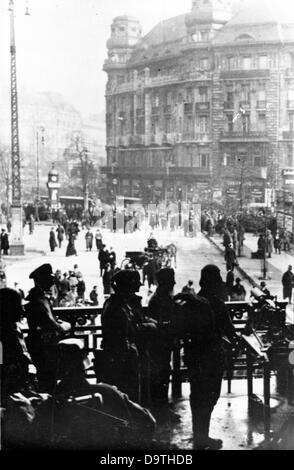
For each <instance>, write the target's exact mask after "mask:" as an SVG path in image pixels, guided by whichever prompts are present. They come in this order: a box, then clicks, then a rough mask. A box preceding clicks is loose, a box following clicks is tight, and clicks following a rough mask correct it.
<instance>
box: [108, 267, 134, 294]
mask: <svg viewBox="0 0 294 470" xmlns="http://www.w3.org/2000/svg"><path fill="white" fill-rule="evenodd" d="M111 285H112V287H113V289H114V291H115V292H123V291H125V292H130V291H131V290H132V271H129V270H126V269H123V270H121V271H118V272H117V273H116V274H115V275H114V276H113V278H112V279H111Z"/></svg>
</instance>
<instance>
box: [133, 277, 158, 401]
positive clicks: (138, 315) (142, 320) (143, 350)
mask: <svg viewBox="0 0 294 470" xmlns="http://www.w3.org/2000/svg"><path fill="white" fill-rule="evenodd" d="M130 272H131V295H130V298H129V303H130V305H131V308H132V311H133V312H134V316H135V321H136V330H137V333H136V345H137V348H138V352H139V365H140V403H144V404H146V405H150V400H151V397H150V352H149V349H150V341H152V336H153V334H154V332H155V331H156V324H157V322H156V320H153V319H152V318H148V317H147V316H146V315H145V312H144V310H143V306H142V297H140V296H139V295H137V292H139V291H140V287H141V286H142V284H141V279H140V273H139V272H138V271H130Z"/></svg>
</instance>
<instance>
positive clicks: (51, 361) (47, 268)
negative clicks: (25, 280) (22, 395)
mask: <svg viewBox="0 0 294 470" xmlns="http://www.w3.org/2000/svg"><path fill="white" fill-rule="evenodd" d="M54 277H55V276H54V274H53V271H52V266H51V264H43V265H42V266H40V267H39V268H37V269H35V271H33V272H32V273H31V274H30V276H29V278H30V279H33V280H34V283H35V287H34V288H33V289H31V290H30V292H29V295H28V297H27V299H26V300H29V304H28V305H27V306H26V315H27V319H28V325H29V333H28V338H27V346H28V350H29V353H30V355H31V358H32V360H33V363H34V365H35V366H36V369H37V377H38V383H39V391H41V392H48V393H50V392H51V391H52V390H53V388H54V385H55V378H56V360H57V358H56V346H57V343H58V341H59V340H60V339H63V337H64V335H65V333H66V331H69V330H70V328H71V326H70V324H69V323H66V322H58V321H57V320H56V318H55V317H54V314H53V310H52V307H51V304H50V294H49V292H50V288H51V287H52V285H53V283H54Z"/></svg>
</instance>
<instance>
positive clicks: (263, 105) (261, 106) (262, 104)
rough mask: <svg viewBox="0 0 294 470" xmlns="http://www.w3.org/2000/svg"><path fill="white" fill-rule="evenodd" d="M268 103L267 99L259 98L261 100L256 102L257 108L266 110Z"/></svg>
mask: <svg viewBox="0 0 294 470" xmlns="http://www.w3.org/2000/svg"><path fill="white" fill-rule="evenodd" d="M266 104H267V103H266V101H264V100H262V101H260V100H259V101H257V102H256V109H262V110H264V109H266Z"/></svg>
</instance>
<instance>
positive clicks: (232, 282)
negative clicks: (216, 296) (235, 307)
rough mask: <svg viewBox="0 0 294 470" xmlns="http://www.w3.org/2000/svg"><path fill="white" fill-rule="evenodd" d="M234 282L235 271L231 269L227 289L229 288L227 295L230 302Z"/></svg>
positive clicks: (227, 278) (228, 273)
mask: <svg viewBox="0 0 294 470" xmlns="http://www.w3.org/2000/svg"><path fill="white" fill-rule="evenodd" d="M234 280H235V276H234V271H233V269H229V271H228V272H227V277H226V288H227V294H228V298H229V300H231V296H232V289H233V285H234Z"/></svg>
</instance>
